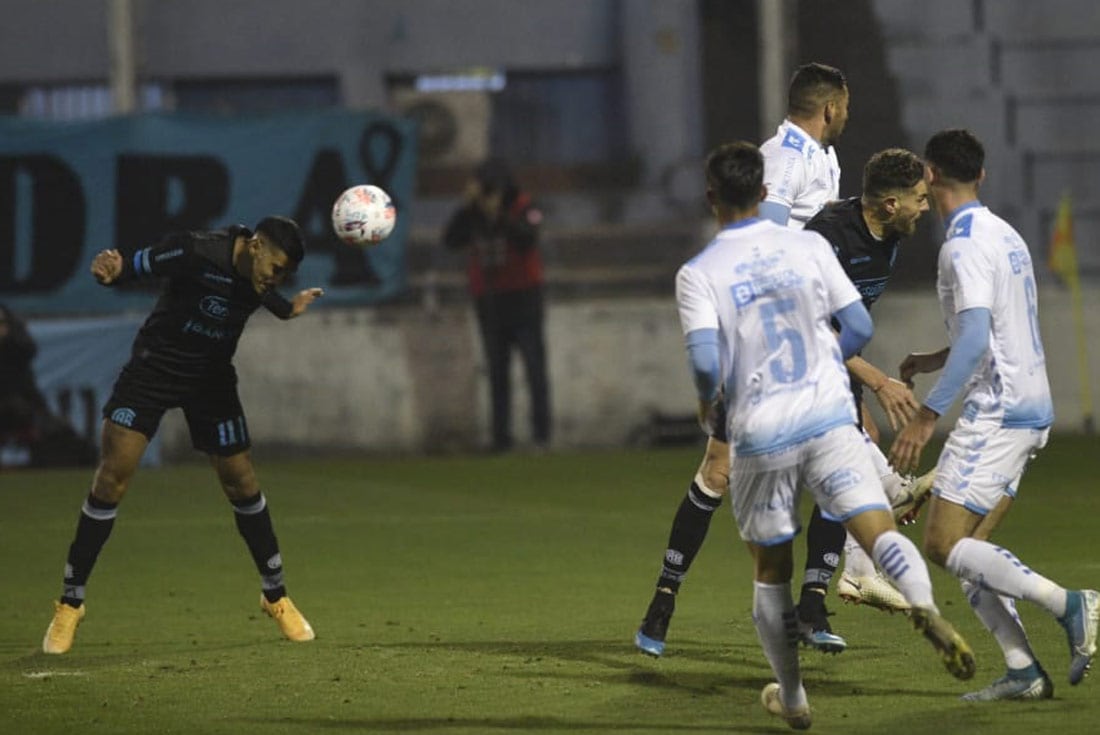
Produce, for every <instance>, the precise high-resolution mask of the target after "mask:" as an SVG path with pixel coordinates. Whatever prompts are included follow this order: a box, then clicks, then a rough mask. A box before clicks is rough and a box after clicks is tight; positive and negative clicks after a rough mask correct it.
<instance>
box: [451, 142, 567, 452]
mask: <svg viewBox="0 0 1100 735" xmlns="http://www.w3.org/2000/svg"><path fill="white" fill-rule="evenodd" d="M541 222H542V212H541V211H539V210H538V209H537V208H536V207H535V206H534V204H533V203H532V201H531V198H530V196H528V195H527V194H526V193H525V192H523V191H521V190H520V188H519V186H518V185H517V184H516V181H515V178H514V177H513V175H512V172H511V170H510V169H509V167H508V166H507V165H506V164H505V163H503V162H502V161H500V160H496V159H490V160H488V161H486V162H484V163H482V164H481V165H479V166H478V167H477V169H476V170H475V171H474V175H473V177H472V178H471V180H470V181H469V183H468V184H467V187H466V201H465V202H464V203H463V205H462V206H461V207H460V208H459V209H458V210H457V211H456V212H455V213H454V214H453V215H452V216H451V219H450V221H449V222H448V223H447V227H446V229H445V231H444V235H443V243H444V245H446V247H448V248H451V249H453V250H465V251H466V252H467V257H468V262H467V277H468V281H469V288H470V293H471V295H472V296H473V298H474V307H475V310H476V312H477V321H478V326H479V327H480V330H481V339H482V343H483V346H484V349H485V361H486V363H487V364H488V367H489V386H490V395H491V399H490V401H491V412H492V431H493V436H492V448H493V450H494V451H497V452H505V451H508V450H509V449H511V448H512V444H513V437H512V417H511V410H512V406H511V403H512V401H511V399H512V387H511V381H510V374H509V367H510V365H511V357H512V349H513V348H516V349H518V350H519V353H520V357H521V358H522V359H523V364H524V368H525V371H526V375H527V387H528V390H529V391H530V398H531V439H532V441H533V442H534V443H535V445H536V446H538V447H545V446H546V445H547V444H548V443H549V441H550V389H549V384H548V381H547V373H546V343H545V339H544V337H543V314H544V309H543V293H542V284H543V275H542V258H541V256H540V254H539V250H538V234H539V225H540V223H541Z"/></svg>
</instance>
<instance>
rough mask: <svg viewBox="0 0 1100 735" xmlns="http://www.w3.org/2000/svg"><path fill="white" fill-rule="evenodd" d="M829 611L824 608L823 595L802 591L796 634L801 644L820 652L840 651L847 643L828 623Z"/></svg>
mask: <svg viewBox="0 0 1100 735" xmlns="http://www.w3.org/2000/svg"><path fill="white" fill-rule="evenodd" d="M829 615H831V613H830V612H829V611H828V610H826V609H825V596H824V595H822V594H817V593H813V592H810V593H804V594H803V595H802V599H801V600H799V603H798V636H799V639H800V640H801V641H802V643H803V645H806V646H809V647H810V648H814V649H817V650H818V651H821V652H822V653H842V652H843V651H844V649H846V648H847V647H848V643H847V642H846V641H845V640H844V639H843V638H841V637H840V636H839V635H837V634H836V633H834V632H833V629H832V626H830V625H829Z"/></svg>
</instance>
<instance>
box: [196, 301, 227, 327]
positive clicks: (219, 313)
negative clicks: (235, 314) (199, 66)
mask: <svg viewBox="0 0 1100 735" xmlns="http://www.w3.org/2000/svg"><path fill="white" fill-rule="evenodd" d="M199 311H201V312H202V313H203V314H205V315H206V316H208V317H210V318H211V319H213V320H215V321H219V322H224V321H225V318H226V317H227V316H229V299H226V298H223V297H221V296H203V297H202V301H200V302H199Z"/></svg>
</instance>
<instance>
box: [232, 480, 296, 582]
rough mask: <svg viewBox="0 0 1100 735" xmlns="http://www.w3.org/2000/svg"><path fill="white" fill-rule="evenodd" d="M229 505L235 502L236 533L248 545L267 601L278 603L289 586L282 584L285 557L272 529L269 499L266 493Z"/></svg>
mask: <svg viewBox="0 0 1100 735" xmlns="http://www.w3.org/2000/svg"><path fill="white" fill-rule="evenodd" d="M230 502H232V503H233V517H234V518H235V519H236V521H237V530H238V531H240V532H241V537H242V538H243V539H244V542H245V543H246V544H248V551H249V553H250V554H252V561H253V562H255V564H256V571H258V572H259V573H260V580H261V585H262V587H263V591H264V597H265V598H267V601H268V602H275V601H276V600H278V599H279V598H280V597H283V596H285V595H286V586H285V585H284V584H283V557H282V556H281V555H280V554H279V541H278V540H277V539H276V538H275V529H274V528H273V527H272V526H271V514H270V513H268V511H267V500H266V499H265V498H264V494H263V493H257V494H256V495H254V496H252V497H251V498H245V499H244V500H233V501H230Z"/></svg>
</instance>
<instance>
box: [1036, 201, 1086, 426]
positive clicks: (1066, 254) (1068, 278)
mask: <svg viewBox="0 0 1100 735" xmlns="http://www.w3.org/2000/svg"><path fill="white" fill-rule="evenodd" d="M1072 206H1073V205H1072V198H1071V196H1070V193H1069V192H1068V191H1067V192H1066V193H1065V194H1063V195H1062V201H1061V202H1060V203H1059V204H1058V214H1057V216H1056V217H1055V219H1054V232H1053V234H1052V235H1051V238H1050V253H1049V254H1048V256H1047V257H1048V260H1047V265H1049V266H1050V270H1051V272H1053V273H1054V275H1056V276H1058V277H1059V278H1061V279H1062V282H1063V283H1064V284H1066V286H1068V287H1069V292H1070V298H1071V299H1072V302H1073V323H1074V332H1076V335H1077V372H1078V378H1079V379H1080V382H1081V412H1082V414H1083V419H1084V429H1085V433H1086V434H1091V433H1093V431H1094V430H1095V428H1094V426H1093V420H1092V415H1093V414H1092V386H1091V384H1090V382H1089V354H1088V341H1087V340H1086V338H1085V313H1084V312H1085V310H1084V306H1083V303H1082V299H1081V281H1080V279H1079V278H1078V273H1077V249H1076V247H1075V245H1074V242H1073V209H1072Z"/></svg>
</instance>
